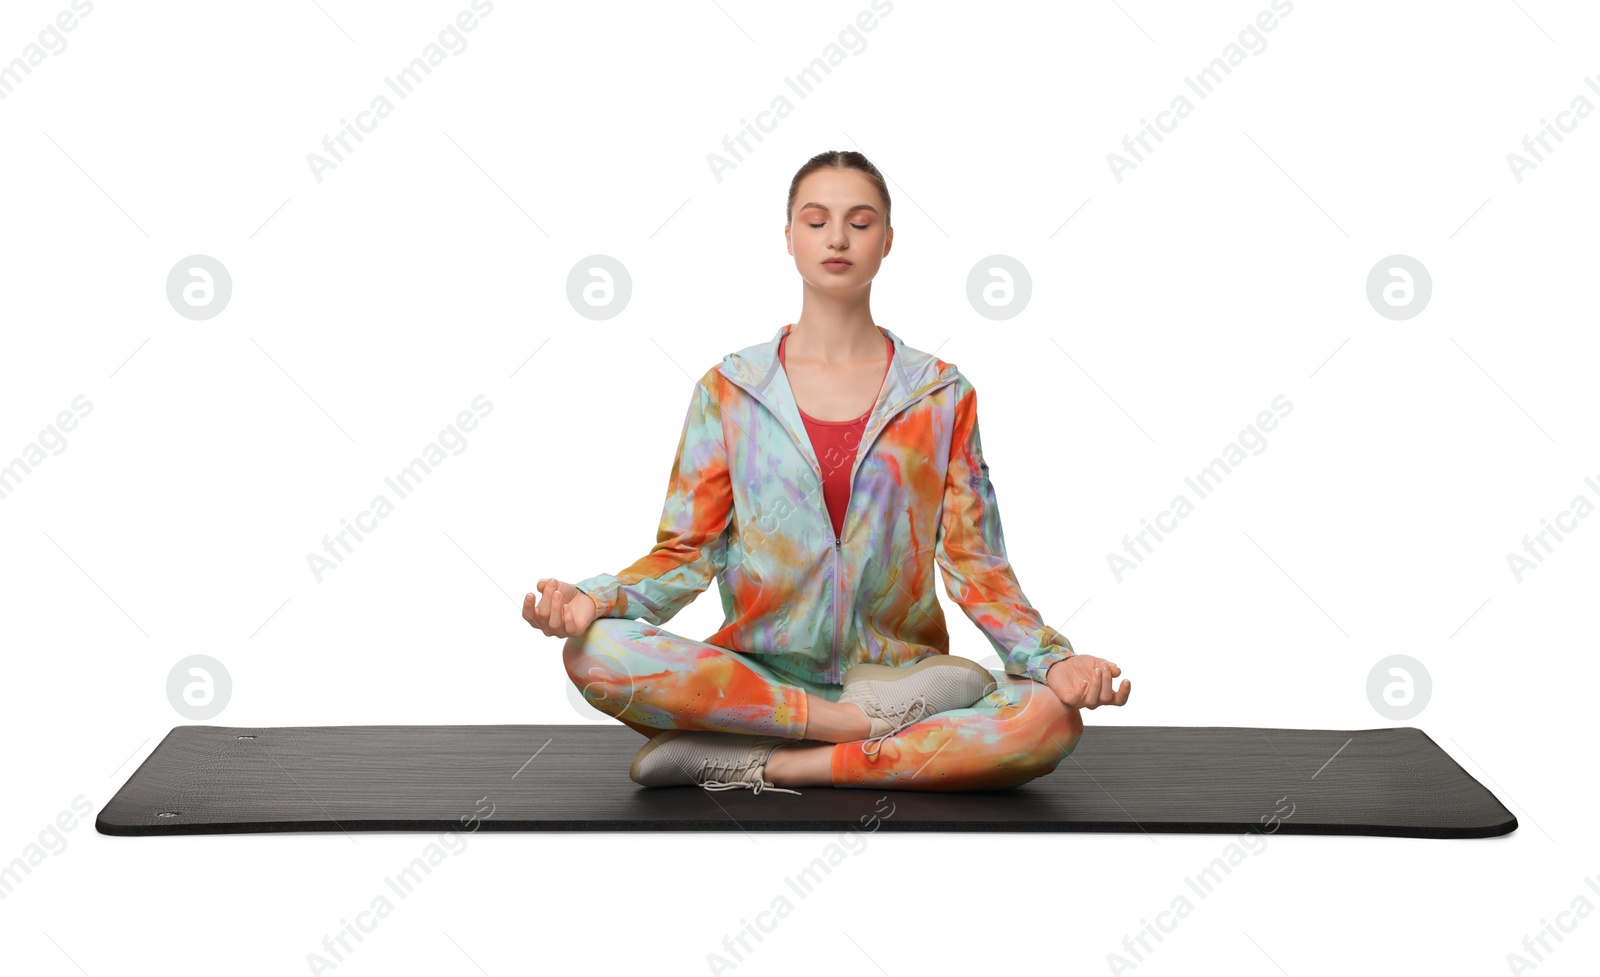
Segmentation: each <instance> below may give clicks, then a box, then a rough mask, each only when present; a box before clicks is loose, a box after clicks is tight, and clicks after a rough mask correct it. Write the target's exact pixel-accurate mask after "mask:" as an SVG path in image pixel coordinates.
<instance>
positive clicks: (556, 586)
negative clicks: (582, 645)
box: [522, 577, 600, 638]
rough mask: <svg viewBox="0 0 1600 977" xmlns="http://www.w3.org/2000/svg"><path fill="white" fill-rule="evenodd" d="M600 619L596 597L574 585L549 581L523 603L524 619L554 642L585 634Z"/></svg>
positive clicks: (541, 582) (538, 587) (553, 580)
mask: <svg viewBox="0 0 1600 977" xmlns="http://www.w3.org/2000/svg"><path fill="white" fill-rule="evenodd" d="M535 600H537V604H535ZM599 616H600V608H599V607H598V606H597V605H596V604H595V602H594V598H593V597H590V596H589V595H588V594H586V593H584V592H583V591H581V590H579V589H578V588H577V587H574V586H573V585H572V584H569V583H563V582H561V581H560V580H555V579H552V578H548V577H547V578H545V579H544V580H541V581H539V583H538V585H537V590H536V592H535V593H531V594H529V595H528V596H527V597H524V598H523V600H522V619H523V620H525V621H527V622H528V623H529V624H531V625H533V626H534V627H536V628H538V629H539V630H540V631H543V632H544V633H545V634H547V635H549V636H550V637H552V638H570V637H573V636H574V635H579V634H582V633H583V632H584V631H586V630H588V628H589V625H590V624H592V623H594V619H595V618H596V617H599Z"/></svg>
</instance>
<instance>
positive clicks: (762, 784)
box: [628, 729, 800, 794]
mask: <svg viewBox="0 0 1600 977" xmlns="http://www.w3.org/2000/svg"><path fill="white" fill-rule="evenodd" d="M792 742H795V741H794V740H791V739H788V738H786V737H783V736H757V735H755V734H752V733H719V732H715V731H711V730H690V729H669V730H667V731H665V732H662V733H657V734H656V735H655V736H652V737H651V738H650V742H648V743H646V744H645V745H644V746H643V747H642V748H640V750H639V752H638V754H637V755H635V756H634V758H633V765H632V766H631V767H629V768H628V776H629V778H631V779H632V780H633V782H634V783H636V784H639V785H640V786H643V787H678V786H700V787H705V788H706V789H708V790H727V789H729V788H730V787H748V788H750V789H751V790H753V791H755V792H756V793H757V794H759V793H761V792H762V791H763V790H773V791H781V792H782V793H785V794H798V793H800V792H799V791H797V790H789V789H787V788H784V787H779V786H778V785H776V784H774V783H772V782H771V781H770V780H767V779H766V767H767V758H768V757H770V756H771V755H772V751H773V750H774V749H775V748H777V747H779V746H782V745H783V744H785V743H792Z"/></svg>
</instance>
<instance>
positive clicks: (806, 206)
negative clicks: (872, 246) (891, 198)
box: [800, 203, 878, 214]
mask: <svg viewBox="0 0 1600 977" xmlns="http://www.w3.org/2000/svg"><path fill="white" fill-rule="evenodd" d="M811 207H815V208H817V209H818V210H820V211H822V212H824V213H832V211H830V210H828V208H826V207H824V206H823V205H822V204H818V203H808V204H801V205H800V209H801V210H807V209H809V208H811ZM857 210H870V211H872V212H873V213H874V214H876V213H877V212H878V208H876V207H874V206H872V205H871V204H855V205H853V206H851V207H850V208H849V209H848V210H846V211H845V213H847V214H849V213H853V212H854V211H857Z"/></svg>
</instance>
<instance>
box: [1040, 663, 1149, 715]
mask: <svg viewBox="0 0 1600 977" xmlns="http://www.w3.org/2000/svg"><path fill="white" fill-rule="evenodd" d="M1121 674H1122V669H1120V668H1118V667H1117V666H1116V664H1115V663H1114V662H1108V661H1106V660H1105V659H1104V658H1096V657H1094V656H1093V655H1074V656H1072V657H1071V658H1063V659H1061V660H1060V661H1058V662H1056V663H1055V664H1054V665H1051V666H1050V670H1049V671H1048V672H1045V673H1044V679H1045V684H1046V685H1048V686H1050V691H1052V692H1054V693H1055V694H1056V695H1057V696H1059V697H1060V699H1061V701H1062V702H1064V703H1066V704H1067V705H1069V706H1076V707H1077V708H1079V709H1093V708H1095V707H1096V706H1107V705H1110V706H1120V705H1125V704H1127V701H1128V693H1130V692H1132V691H1133V683H1132V682H1130V681H1128V680H1127V679H1123V680H1122V686H1121V688H1118V689H1117V690H1116V691H1115V692H1113V691H1112V689H1111V680H1112V679H1113V678H1115V677H1116V676H1118V675H1121Z"/></svg>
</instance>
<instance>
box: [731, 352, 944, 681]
mask: <svg viewBox="0 0 1600 977" xmlns="http://www.w3.org/2000/svg"><path fill="white" fill-rule="evenodd" d="M723 376H727V374H723ZM728 379H729V380H730V381H732V382H733V384H734V386H736V387H738V388H739V389H740V390H743V391H744V392H745V393H747V394H749V395H750V396H751V397H753V398H755V400H756V403H758V404H760V405H761V406H763V407H765V408H766V409H767V410H768V412H770V413H771V414H772V416H773V417H774V418H776V419H777V421H778V426H779V427H781V428H783V429H784V430H785V431H788V432H789V438H790V439H791V440H792V441H794V443H795V447H797V448H799V449H800V454H801V456H804V455H805V445H802V444H801V443H800V437H799V435H797V434H795V433H794V431H793V430H790V428H789V425H788V424H785V423H784V421H783V416H782V415H781V414H779V413H778V411H777V410H776V409H775V408H774V407H773V406H772V404H771V403H769V402H768V401H767V399H766V398H765V397H763V396H762V395H761V394H759V393H756V391H755V390H754V389H752V388H751V387H749V386H747V385H746V384H744V383H743V382H742V381H740V380H736V379H734V378H733V377H728ZM955 382H956V378H955V377H954V376H951V377H949V378H947V379H944V380H940V381H939V382H937V383H935V384H934V385H933V386H931V387H926V388H924V389H923V390H921V391H920V392H918V393H914V394H912V395H911V396H910V397H908V398H906V399H905V400H903V401H901V402H900V403H899V404H897V405H895V406H894V407H893V408H891V409H890V410H888V411H886V412H885V413H884V415H883V423H881V424H879V425H878V426H877V427H876V428H874V429H873V432H872V436H871V437H868V438H863V439H862V441H861V443H860V444H858V445H856V456H855V460H854V461H853V462H852V463H851V465H850V479H849V488H850V491H849V493H848V495H847V496H846V497H845V504H844V518H843V519H841V520H839V525H840V526H841V527H843V526H848V525H849V524H850V503H851V502H852V501H854V499H855V495H856V488H855V486H856V472H858V471H860V469H861V459H862V457H863V456H865V455H866V453H867V449H868V448H870V447H871V446H872V443H873V442H874V441H876V440H878V435H879V434H881V433H882V432H883V429H884V428H886V427H888V426H889V422H890V421H892V420H893V419H894V418H895V416H896V415H898V414H899V413H900V412H901V411H903V410H905V409H906V408H907V407H910V406H911V405H912V404H914V403H916V402H917V401H919V400H921V399H922V398H924V397H926V396H928V395H929V394H931V393H933V392H934V391H935V390H940V389H943V388H944V387H947V386H949V385H950V384H952V383H955ZM813 453H814V452H813ZM811 470H812V471H813V472H815V473H816V475H817V485H818V490H819V491H820V490H821V485H822V469H821V468H819V467H817V466H816V465H812V466H811ZM822 517H823V519H824V520H827V521H828V522H829V525H830V527H831V525H832V517H831V516H830V515H829V514H828V506H827V503H826V502H824V503H822ZM841 531H842V530H841ZM843 549H844V539H843V537H842V536H840V535H837V534H835V535H834V537H833V648H832V650H831V652H830V654H829V658H828V677H827V684H829V685H838V684H840V679H841V677H842V676H841V672H842V669H840V667H839V645H840V644H842V643H843V641H844V613H843V608H842V606H841V604H840V600H841V598H842V597H843V594H842V593H841V587H840V583H839V577H840V574H841V573H842V572H843V560H842V556H841V554H842V551H843Z"/></svg>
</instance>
